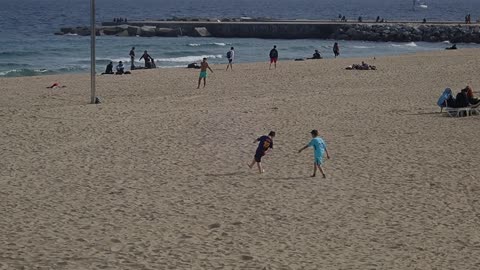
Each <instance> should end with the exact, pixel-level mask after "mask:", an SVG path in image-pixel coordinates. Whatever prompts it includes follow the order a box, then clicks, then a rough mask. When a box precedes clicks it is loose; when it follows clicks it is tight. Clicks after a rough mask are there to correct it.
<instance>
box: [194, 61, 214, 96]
mask: <svg viewBox="0 0 480 270" xmlns="http://www.w3.org/2000/svg"><path fill="white" fill-rule="evenodd" d="M207 69H209V70H210V71H211V72H212V73H213V70H212V69H211V68H210V66H209V65H208V62H207V58H203V61H202V63H201V64H200V76H199V77H198V87H197V89H200V84H201V83H202V79H203V88H205V86H207Z"/></svg>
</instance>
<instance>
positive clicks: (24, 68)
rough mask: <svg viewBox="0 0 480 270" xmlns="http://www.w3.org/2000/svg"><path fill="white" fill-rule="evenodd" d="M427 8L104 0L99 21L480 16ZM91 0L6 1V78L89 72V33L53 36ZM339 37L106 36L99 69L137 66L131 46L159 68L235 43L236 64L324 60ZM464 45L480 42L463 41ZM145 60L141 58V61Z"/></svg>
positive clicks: (1, 7) (464, 7) (359, 48)
mask: <svg viewBox="0 0 480 270" xmlns="http://www.w3.org/2000/svg"><path fill="white" fill-rule="evenodd" d="M426 2H427V4H428V8H427V9H421V10H416V11H413V10H412V1H408V0H406V1H404V0H362V1H360V0H308V1H307V0H235V1H234V0H196V1H192V0H135V1H127V0H116V1H113V2H112V1H107V0H97V20H98V22H101V21H111V20H113V18H114V17H124V18H125V17H127V18H128V19H129V20H138V19H161V18H170V17H173V16H178V17H207V18H224V17H240V16H250V17H272V18H280V19H326V20H330V19H335V18H336V17H337V16H338V14H342V15H345V16H347V17H348V18H351V19H353V20H354V19H355V18H357V17H358V16H362V17H363V18H364V19H375V18H376V17H377V16H380V17H384V18H387V19H389V20H416V21H420V20H421V19H423V18H427V20H451V21H461V20H462V19H463V17H464V16H465V14H467V13H470V14H472V18H473V19H475V18H477V17H480V1H477V0H456V1H447V0H431V1H426ZM89 4H90V1H89V0H15V1H13V0H0V77H11V76H34V75H42V74H59V73H77V72H87V71H88V70H89V67H90V43H89V37H81V36H74V35H65V36H54V35H53V33H54V32H56V31H58V30H59V29H60V28H61V27H65V26H80V25H88V23H89V16H90V13H89V11H90V6H89ZM333 43H334V41H333V40H315V39H302V40H268V39H251V38H246V39H240V38H228V39H227V38H191V37H180V38H160V37H152V38H142V37H113V36H102V37H98V39H97V66H98V70H97V71H98V72H101V71H102V70H103V69H104V67H105V66H106V65H107V64H108V62H109V61H113V62H114V63H116V62H118V61H124V62H126V64H127V67H128V66H129V65H130V63H129V61H130V58H129V56H128V53H129V50H130V48H131V47H133V46H134V47H136V49H137V50H136V53H137V55H138V57H137V60H138V58H139V56H140V55H141V53H142V52H143V51H144V50H148V51H149V53H150V55H151V56H152V57H153V58H154V59H155V60H156V62H157V67H160V68H168V67H185V66H186V65H187V64H189V63H192V62H197V61H199V60H200V59H201V58H203V57H208V58H209V61H210V62H211V63H212V64H220V63H225V62H226V61H225V55H226V52H227V51H228V50H229V48H230V47H235V51H236V62H261V61H267V60H268V51H269V50H270V49H271V47H272V46H273V45H277V46H278V49H279V54H280V59H281V60H286V59H295V58H305V57H311V55H312V54H313V51H314V50H315V49H318V50H320V52H321V54H322V56H323V57H325V58H330V57H333V53H332V46H333ZM340 46H341V52H342V55H341V56H342V57H362V58H365V59H368V58H371V57H374V56H382V55H393V54H404V53H414V52H421V51H431V50H442V49H444V48H445V47H447V46H448V44H446V43H424V42H410V43H389V42H362V41H340ZM458 46H459V47H460V48H467V47H468V48H470V47H480V46H479V45H476V44H459V45H458ZM136 64H137V65H139V64H140V63H136Z"/></svg>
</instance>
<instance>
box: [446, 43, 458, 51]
mask: <svg viewBox="0 0 480 270" xmlns="http://www.w3.org/2000/svg"><path fill="white" fill-rule="evenodd" d="M456 49H457V44H453V45H452V46H451V47H448V48H445V50H456Z"/></svg>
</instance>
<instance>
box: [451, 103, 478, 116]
mask: <svg viewBox="0 0 480 270" xmlns="http://www.w3.org/2000/svg"><path fill="white" fill-rule="evenodd" d="M447 105H448V104H447ZM445 111H446V112H447V114H448V116H451V117H460V116H472V115H480V103H478V104H475V105H471V106H468V107H463V108H450V107H446V108H445Z"/></svg>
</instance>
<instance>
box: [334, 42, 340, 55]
mask: <svg viewBox="0 0 480 270" xmlns="http://www.w3.org/2000/svg"><path fill="white" fill-rule="evenodd" d="M333 54H334V55H335V58H337V56H339V55H340V47H339V46H338V43H337V42H335V44H333Z"/></svg>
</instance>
